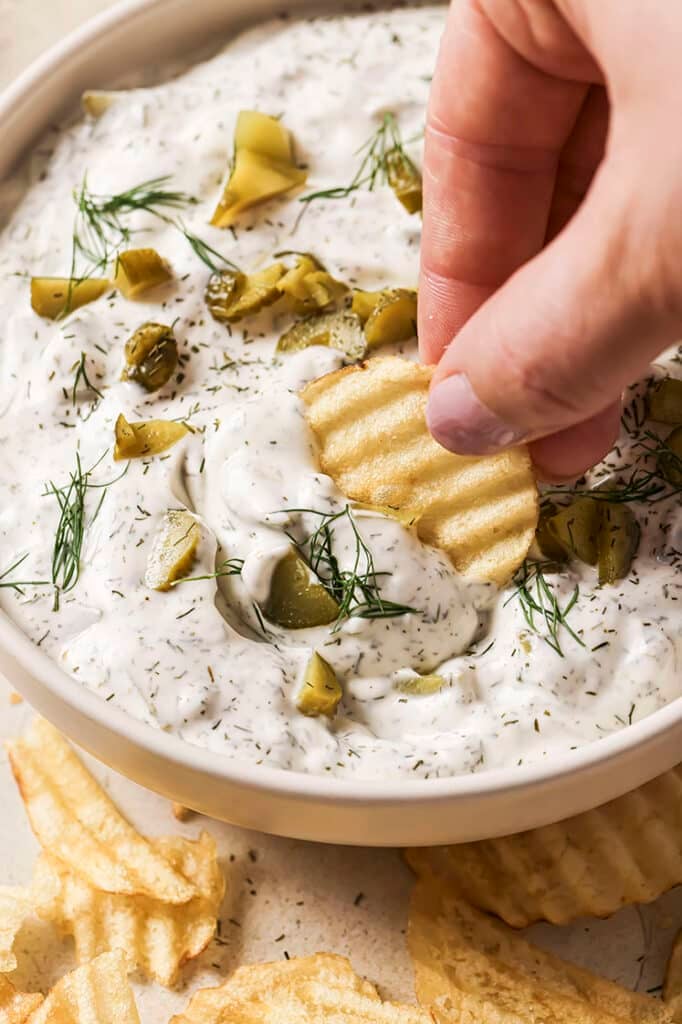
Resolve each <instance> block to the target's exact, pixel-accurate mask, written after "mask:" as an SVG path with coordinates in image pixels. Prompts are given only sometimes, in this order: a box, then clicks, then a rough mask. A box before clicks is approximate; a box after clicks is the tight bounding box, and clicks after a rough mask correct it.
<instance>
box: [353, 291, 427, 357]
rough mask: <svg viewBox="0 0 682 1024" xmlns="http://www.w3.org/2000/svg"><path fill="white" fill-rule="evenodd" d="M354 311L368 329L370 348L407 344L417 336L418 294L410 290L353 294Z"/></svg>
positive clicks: (366, 333)
mask: <svg viewBox="0 0 682 1024" xmlns="http://www.w3.org/2000/svg"><path fill="white" fill-rule="evenodd" d="M351 308H352V310H353V312H354V313H357V315H358V316H359V317H360V319H361V320H362V321H363V322H364V325H365V339H366V341H367V347H368V348H370V349H373V348H378V347H379V345H389V344H391V343H392V342H397V341H407V340H408V338H413V337H414V336H415V334H416V333H417V293H416V291H412V290H410V289H408V288H388V289H384V290H383V291H379V292H363V291H356V292H354V293H353V305H352V307H351Z"/></svg>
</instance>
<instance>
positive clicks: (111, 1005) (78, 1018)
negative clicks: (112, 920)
mask: <svg viewBox="0 0 682 1024" xmlns="http://www.w3.org/2000/svg"><path fill="white" fill-rule="evenodd" d="M30 1024H140V1018H139V1015H138V1012H137V1007H136V1006H135V997H134V995H133V990H132V989H131V987H130V983H129V982H128V964H127V962H126V958H125V954H124V953H122V952H120V950H117V951H116V952H115V953H103V954H102V956H98V957H97V958H96V959H95V960H93V961H92V962H91V963H89V964H85V966H83V967H77V968H76V970H75V971H71V973H70V974H65V975H64V977H63V978H60V980H59V981H58V982H57V984H56V985H55V986H54V988H53V989H52V990H51V991H50V992H48V994H47V996H46V997H45V1001H44V1002H43V1003H42V1004H41V1006H40V1007H39V1008H38V1009H37V1010H36V1012H35V1013H34V1014H33V1016H32V1017H31V1019H30Z"/></svg>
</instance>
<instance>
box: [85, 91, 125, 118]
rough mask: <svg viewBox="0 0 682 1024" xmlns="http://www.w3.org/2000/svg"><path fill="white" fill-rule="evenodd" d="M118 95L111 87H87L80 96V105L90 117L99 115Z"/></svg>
mask: <svg viewBox="0 0 682 1024" xmlns="http://www.w3.org/2000/svg"><path fill="white" fill-rule="evenodd" d="M120 95H121V94H120V92H115V91H114V90H112V89H109V90H105V89H88V90H87V91H86V92H84V93H83V95H82V96H81V107H82V108H83V111H84V112H85V113H86V114H89V115H90V117H101V116H102V114H105V113H106V112H107V110H108V109H109V107H110V106H112V104H114V103H115V102H116V100H117V99H118V97H119V96H120Z"/></svg>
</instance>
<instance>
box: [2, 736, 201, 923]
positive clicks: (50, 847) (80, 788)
mask: <svg viewBox="0 0 682 1024" xmlns="http://www.w3.org/2000/svg"><path fill="white" fill-rule="evenodd" d="M7 749H8V751H9V758H10V764H11V766H12V771H13V772H14V777H15V779H16V780H17V785H18V786H19V790H20V792H21V796H22V798H23V801H24V804H25V805H26V812H27V814H28V817H29V820H30V822H31V826H32V828H33V831H34V832H35V834H36V836H37V838H38V840H39V842H40V844H41V845H42V846H43V848H44V849H45V850H47V851H49V853H50V854H52V855H53V856H55V857H58V858H59V860H60V861H61V862H62V863H63V864H65V865H67V866H68V867H70V868H71V869H72V870H73V871H74V872H76V873H77V874H80V875H81V876H82V877H83V878H86V879H87V880H88V881H89V882H90V884H91V885H93V886H94V887H95V888H97V889H102V890H104V891H105V892H118V893H130V894H133V893H137V894H140V895H145V896H152V897H154V898H155V899H158V900H163V901H164V902H166V903H186V902H187V901H188V900H190V899H191V898H192V897H193V896H196V895H197V890H196V888H195V886H194V885H193V884H192V882H190V881H188V880H187V879H186V878H184V877H183V876H182V875H181V874H180V873H179V872H178V871H176V870H175V869H174V868H173V867H172V866H171V865H170V864H169V863H168V861H167V860H166V859H165V857H163V856H162V854H161V853H159V852H158V851H157V850H155V849H154V848H153V847H152V846H151V845H150V843H149V842H148V841H147V840H146V839H144V838H143V837H142V836H141V835H140V834H139V833H138V832H137V831H136V830H135V829H134V828H133V827H132V825H130V824H129V823H128V822H127V821H126V820H125V818H124V817H123V816H122V815H121V814H120V813H119V811H118V810H117V809H116V807H115V806H114V805H113V803H112V802H111V800H110V799H109V797H108V796H107V795H106V793H105V792H104V790H103V789H102V788H101V786H99V785H98V783H97V782H96V781H95V779H94V778H93V777H92V775H90V773H89V772H88V771H87V769H86V768H85V766H84V765H83V764H82V762H81V761H80V760H79V759H78V757H76V755H75V753H74V752H73V750H72V749H71V747H70V745H69V744H68V743H67V741H66V740H65V739H64V737H63V736H62V735H61V734H60V733H59V732H58V731H57V730H56V729H55V728H54V726H52V725H50V724H49V722H46V721H45V720H44V719H41V718H36V719H34V720H33V722H32V723H31V726H30V727H29V729H28V731H27V732H26V733H25V734H24V735H23V736H22V737H21V738H20V739H17V740H12V741H10V742H9V743H8V744H7Z"/></svg>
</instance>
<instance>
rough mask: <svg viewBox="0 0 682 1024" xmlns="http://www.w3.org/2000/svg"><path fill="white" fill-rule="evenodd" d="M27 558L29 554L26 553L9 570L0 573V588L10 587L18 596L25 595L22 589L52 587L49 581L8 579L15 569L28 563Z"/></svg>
mask: <svg viewBox="0 0 682 1024" xmlns="http://www.w3.org/2000/svg"><path fill="white" fill-rule="evenodd" d="M27 558H28V553H26V554H25V555H22V556H21V558H18V559H17V560H16V562H14V563H13V564H12V565H10V567H9V569H5V570H4V572H0V587H8V588H9V589H10V590H14V591H16V593H17V594H23V593H24V591H23V589H22V588H23V587H49V586H50V581H49V580H8V579H7V577H8V576H9V574H10V573H11V572H14V570H15V569H18V568H19V566H20V565H22V564H23V563H24V562H25V561H26V559H27Z"/></svg>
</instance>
